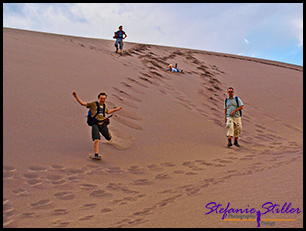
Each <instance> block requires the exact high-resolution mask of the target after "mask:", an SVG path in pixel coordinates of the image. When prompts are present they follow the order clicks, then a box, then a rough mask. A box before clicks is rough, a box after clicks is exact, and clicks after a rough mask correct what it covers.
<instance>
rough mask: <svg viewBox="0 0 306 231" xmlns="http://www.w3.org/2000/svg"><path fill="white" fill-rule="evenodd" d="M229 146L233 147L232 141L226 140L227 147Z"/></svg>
mask: <svg viewBox="0 0 306 231" xmlns="http://www.w3.org/2000/svg"><path fill="white" fill-rule="evenodd" d="M231 146H233V144H232V139H228V144H227V147H231Z"/></svg>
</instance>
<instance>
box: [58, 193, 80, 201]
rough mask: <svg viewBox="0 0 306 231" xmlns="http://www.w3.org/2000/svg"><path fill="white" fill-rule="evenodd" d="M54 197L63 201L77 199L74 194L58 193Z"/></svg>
mask: <svg viewBox="0 0 306 231" xmlns="http://www.w3.org/2000/svg"><path fill="white" fill-rule="evenodd" d="M53 196H54V197H55V198H58V199H61V200H72V199H74V198H75V195H74V194H73V193H72V192H58V193H55V194H54V195H53Z"/></svg>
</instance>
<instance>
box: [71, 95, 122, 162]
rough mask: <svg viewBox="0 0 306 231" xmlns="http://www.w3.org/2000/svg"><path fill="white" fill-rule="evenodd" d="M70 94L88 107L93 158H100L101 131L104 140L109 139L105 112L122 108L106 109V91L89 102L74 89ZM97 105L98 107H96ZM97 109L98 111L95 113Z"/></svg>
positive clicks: (109, 112)
mask: <svg viewBox="0 0 306 231" xmlns="http://www.w3.org/2000/svg"><path fill="white" fill-rule="evenodd" d="M72 95H73V96H74V97H75V98H76V100H77V101H78V102H79V103H80V104H81V105H82V106H85V107H87V108H90V111H91V117H92V118H93V119H94V122H93V124H91V127H92V130H91V135H92V140H93V142H94V154H95V155H94V156H93V157H94V158H99V159H101V158H102V157H101V156H99V140H100V139H101V138H100V134H99V133H101V134H102V135H103V136H104V138H105V139H106V140H109V141H110V140H111V138H112V137H111V135H110V134H109V131H108V128H107V124H106V122H105V113H106V114H111V113H113V112H115V111H119V110H121V109H122V107H118V108H115V109H113V110H108V108H107V105H106V103H105V101H106V98H107V94H106V92H101V93H100V94H99V95H98V101H93V102H90V103H85V102H83V101H82V100H81V99H80V98H79V97H78V95H77V93H76V92H75V91H74V92H73V93H72ZM98 105H99V107H100V108H97V106H98ZM97 111H98V113H97Z"/></svg>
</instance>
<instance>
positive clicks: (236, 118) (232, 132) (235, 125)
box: [224, 87, 244, 147]
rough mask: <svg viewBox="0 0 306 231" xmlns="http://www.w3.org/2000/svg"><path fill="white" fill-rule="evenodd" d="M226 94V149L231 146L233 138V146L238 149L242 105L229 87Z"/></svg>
mask: <svg viewBox="0 0 306 231" xmlns="http://www.w3.org/2000/svg"><path fill="white" fill-rule="evenodd" d="M227 93H228V97H227V98H226V99H225V103H224V115H225V123H226V128H227V134H226V136H227V138H228V144H227V147H231V146H232V145H233V144H232V137H233V136H234V137H235V140H234V145H235V146H237V147H240V145H239V144H238V138H239V137H240V135H241V131H242V123H241V115H242V109H243V106H244V104H243V102H242V101H241V99H240V98H239V97H238V96H235V95H234V88H232V87H229V88H228V89H227Z"/></svg>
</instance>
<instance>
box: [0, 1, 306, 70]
mask: <svg viewBox="0 0 306 231" xmlns="http://www.w3.org/2000/svg"><path fill="white" fill-rule="evenodd" d="M120 25H122V26H123V30H124V31H125V32H126V34H127V35H128V37H127V39H126V40H125V41H126V42H136V43H145V44H154V45H165V46H172V47H182V48H191V49H196V50H205V51H214V52H221V53H229V54H236V55H243V56H248V57H255V58H262V59H268V60H275V61H280V62H285V63H291V64H295V65H299V66H303V4H302V3H3V27H10V28H18V29H25V30H33V31H40V32H48V33H56V34H64V35H73V36H81V37H90V38H99V39H113V38H112V37H113V35H114V32H115V31H117V30H118V27H119V26H120Z"/></svg>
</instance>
